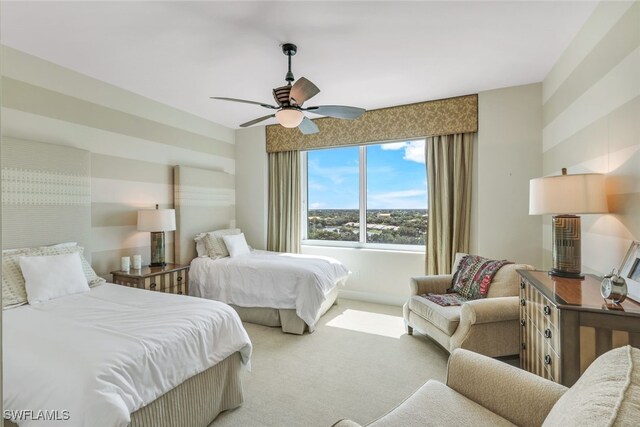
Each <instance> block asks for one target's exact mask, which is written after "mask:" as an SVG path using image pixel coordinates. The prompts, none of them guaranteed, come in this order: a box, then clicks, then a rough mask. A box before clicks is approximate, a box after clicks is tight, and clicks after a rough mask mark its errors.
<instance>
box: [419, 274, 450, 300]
mask: <svg viewBox="0 0 640 427" xmlns="http://www.w3.org/2000/svg"><path fill="white" fill-rule="evenodd" d="M452 281H453V274H439V275H434V276H418V277H412V278H411V280H410V281H409V287H410V288H411V295H412V296H413V295H423V294H427V293H432V294H444V293H445V292H446V291H447V289H449V288H450V287H451V282H452Z"/></svg>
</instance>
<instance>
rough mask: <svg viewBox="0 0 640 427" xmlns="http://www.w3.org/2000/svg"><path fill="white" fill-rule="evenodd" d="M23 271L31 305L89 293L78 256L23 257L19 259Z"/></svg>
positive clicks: (76, 254)
mask: <svg viewBox="0 0 640 427" xmlns="http://www.w3.org/2000/svg"><path fill="white" fill-rule="evenodd" d="M20 268H21V269H22V275H23V276H24V281H25V288H26V290H27V300H28V301H29V304H37V303H40V302H43V301H48V300H50V299H55V298H60V297H63V296H66V295H72V294H77V293H80V292H87V291H88V290H89V285H88V284H87V279H86V277H85V276H84V272H83V270H82V261H81V260H80V253H78V252H74V253H70V254H63V255H50V256H23V257H20Z"/></svg>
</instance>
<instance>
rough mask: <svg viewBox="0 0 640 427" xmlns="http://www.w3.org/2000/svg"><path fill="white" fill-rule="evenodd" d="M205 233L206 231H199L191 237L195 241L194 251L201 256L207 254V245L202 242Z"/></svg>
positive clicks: (204, 256) (206, 255)
mask: <svg viewBox="0 0 640 427" xmlns="http://www.w3.org/2000/svg"><path fill="white" fill-rule="evenodd" d="M206 235H207V233H200V234H198V235H197V236H196V237H195V238H194V239H193V241H194V242H196V252H197V253H198V256H199V257H201V258H206V257H208V256H209V252H207V246H206V245H205V244H204V237H205V236H206Z"/></svg>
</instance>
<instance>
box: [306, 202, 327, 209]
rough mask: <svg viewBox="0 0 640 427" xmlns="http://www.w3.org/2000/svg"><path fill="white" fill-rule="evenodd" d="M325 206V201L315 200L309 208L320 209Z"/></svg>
mask: <svg viewBox="0 0 640 427" xmlns="http://www.w3.org/2000/svg"><path fill="white" fill-rule="evenodd" d="M323 207H324V203H321V202H315V203H311V204H310V205H309V209H320V208H323Z"/></svg>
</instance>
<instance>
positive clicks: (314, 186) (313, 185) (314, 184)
mask: <svg viewBox="0 0 640 427" xmlns="http://www.w3.org/2000/svg"><path fill="white" fill-rule="evenodd" d="M307 185H308V187H309V189H310V190H317V191H325V190H326V189H327V187H325V186H324V185H322V184H320V183H318V182H315V181H309V183H308V184H307Z"/></svg>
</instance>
